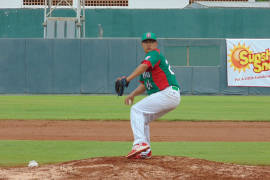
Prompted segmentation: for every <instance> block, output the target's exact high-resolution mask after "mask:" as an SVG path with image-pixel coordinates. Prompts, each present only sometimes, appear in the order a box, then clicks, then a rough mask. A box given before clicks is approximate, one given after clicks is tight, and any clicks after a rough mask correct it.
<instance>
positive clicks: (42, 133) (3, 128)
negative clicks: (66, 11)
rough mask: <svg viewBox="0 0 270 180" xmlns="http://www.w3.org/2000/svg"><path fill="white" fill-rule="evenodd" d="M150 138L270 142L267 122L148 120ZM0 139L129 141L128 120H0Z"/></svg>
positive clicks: (130, 136) (161, 139) (163, 139)
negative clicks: (149, 121)
mask: <svg viewBox="0 0 270 180" xmlns="http://www.w3.org/2000/svg"><path fill="white" fill-rule="evenodd" d="M150 131H151V141H156V142H157V141H168V142H173V141H230V142H270V122H176V121H172V122H164V121H162V122H160V121H154V122H151V123H150ZM0 139H1V140H96V141H132V140H133V136H132V132H131V127H130V122H129V121H79V120H76V121H65V120H59V121H54V120H49V121H44V120H0Z"/></svg>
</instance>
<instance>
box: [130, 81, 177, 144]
mask: <svg viewBox="0 0 270 180" xmlns="http://www.w3.org/2000/svg"><path fill="white" fill-rule="evenodd" d="M179 103H180V91H179V90H175V89H173V88H172V86H169V87H167V88H166V89H164V90H162V91H159V92H157V93H154V94H151V95H150V96H147V97H146V98H144V99H142V100H141V101H139V102H138V103H136V104H134V105H133V106H132V107H131V110H130V122H131V128H132V131H133V136H134V142H133V145H135V144H138V143H141V142H146V143H148V145H149V146H150V128H149V123H150V122H151V121H153V120H155V119H157V118H159V117H161V116H162V115H164V114H166V113H167V112H169V111H171V110H173V109H175V108H176V107H177V106H178V104H179Z"/></svg>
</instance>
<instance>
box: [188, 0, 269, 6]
mask: <svg viewBox="0 0 270 180" xmlns="http://www.w3.org/2000/svg"><path fill="white" fill-rule="evenodd" d="M187 8H270V2H255V0H249V1H248V2H239V1H238V2H237V1H227V2H226V1H223V2H220V1H219V2H218V1H196V2H194V3H192V4H190V5H188V6H187Z"/></svg>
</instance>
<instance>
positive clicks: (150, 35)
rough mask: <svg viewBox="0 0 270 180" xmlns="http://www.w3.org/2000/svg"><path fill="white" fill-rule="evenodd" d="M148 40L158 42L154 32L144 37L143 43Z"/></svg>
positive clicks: (145, 34)
mask: <svg viewBox="0 0 270 180" xmlns="http://www.w3.org/2000/svg"><path fill="white" fill-rule="evenodd" d="M146 39H153V40H155V41H156V40H157V38H156V35H155V33H152V32H147V33H144V34H143V35H142V41H144V40H146Z"/></svg>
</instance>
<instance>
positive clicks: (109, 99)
mask: <svg viewBox="0 0 270 180" xmlns="http://www.w3.org/2000/svg"><path fill="white" fill-rule="evenodd" d="M143 97H144V96H139V97H137V98H136V102H137V101H138V100H140V99H142V98H143ZM123 101H124V97H116V96H112V95H107V96H86V95H79V96H74V95H70V96H68V95H34V96H0V119H37V120H38V119H54V120H57V119H59V120H68V119H78V120H79V119H80V120H128V119H129V108H130V107H129V106H125V105H124V104H123ZM269 104H270V96H182V97H181V104H180V106H179V107H178V108H177V109H176V110H174V111H172V112H170V113H168V114H167V115H165V116H164V117H162V118H161V120H165V119H166V120H193V121H200V120H233V121H270V111H269Z"/></svg>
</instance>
